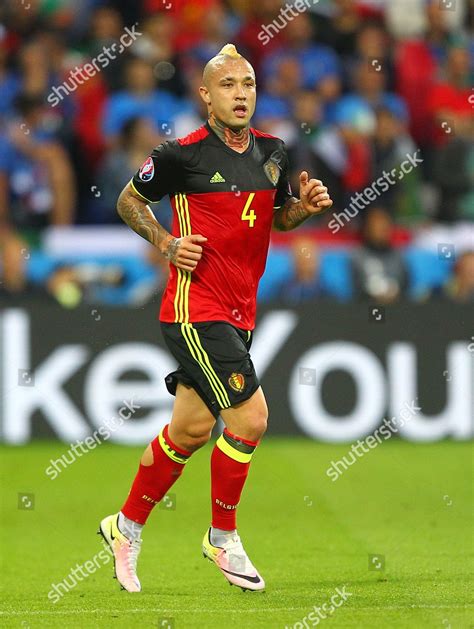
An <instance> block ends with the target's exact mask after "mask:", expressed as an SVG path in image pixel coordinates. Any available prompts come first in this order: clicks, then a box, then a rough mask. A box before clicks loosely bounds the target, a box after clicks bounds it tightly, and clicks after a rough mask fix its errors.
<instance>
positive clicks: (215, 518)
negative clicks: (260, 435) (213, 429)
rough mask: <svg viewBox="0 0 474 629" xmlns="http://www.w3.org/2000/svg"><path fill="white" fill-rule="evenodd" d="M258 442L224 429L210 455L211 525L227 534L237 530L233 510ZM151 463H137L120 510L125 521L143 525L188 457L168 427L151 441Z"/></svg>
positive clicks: (235, 507)
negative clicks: (175, 441) (172, 437)
mask: <svg viewBox="0 0 474 629" xmlns="http://www.w3.org/2000/svg"><path fill="white" fill-rule="evenodd" d="M258 443H259V442H258V441H249V440H248V439H243V438H242V437H238V436H237V435H233V434H232V433H231V432H229V431H228V430H227V428H224V432H223V433H222V435H221V436H220V437H219V438H218V439H217V441H216V444H215V446H214V449H213V451H212V456H211V497H212V526H213V527H214V528H218V529H223V530H226V531H231V530H233V529H236V528H237V525H236V509H237V506H238V504H239V500H240V496H241V494H242V490H243V488H244V484H245V481H246V479H247V475H248V471H249V467H250V461H251V459H252V455H253V452H254V450H255V448H256V447H257V445H258ZM151 447H152V449H153V463H152V464H151V465H143V464H142V463H140V466H139V468H138V473H137V475H136V477H135V480H134V481H133V485H132V488H131V490H130V493H129V495H128V498H127V500H126V501H125V504H124V505H123V507H122V509H121V511H122V513H123V514H124V516H125V517H126V518H128V519H129V520H133V521H134V522H138V523H139V524H142V525H143V524H145V522H146V521H147V519H148V516H149V515H150V513H151V511H152V509H153V507H154V506H155V505H157V504H158V503H159V502H160V500H161V499H162V498H163V496H164V495H165V494H166V492H167V491H168V489H169V488H170V487H171V486H172V485H173V484H174V483H175V482H176V481H177V480H178V478H179V477H180V476H181V474H182V473H183V470H184V466H185V464H186V463H187V461H188V460H189V457H190V456H191V454H192V453H191V452H187V451H186V450H183V449H182V448H179V447H178V446H177V445H175V444H174V443H173V442H172V441H171V439H170V438H169V435H168V424H167V425H166V426H165V427H164V428H163V430H162V431H161V433H160V434H159V435H158V437H156V439H154V440H153V441H152V442H151Z"/></svg>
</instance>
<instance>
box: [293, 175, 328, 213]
mask: <svg viewBox="0 0 474 629" xmlns="http://www.w3.org/2000/svg"><path fill="white" fill-rule="evenodd" d="M300 201H301V204H302V206H303V208H304V209H305V210H306V211H307V212H309V213H310V214H321V213H322V212H325V211H326V210H329V208H330V207H331V206H332V200H331V198H330V196H329V194H328V189H327V188H326V186H324V185H323V182H322V181H320V180H319V179H309V175H308V173H307V172H306V170H303V172H302V173H301V174H300Z"/></svg>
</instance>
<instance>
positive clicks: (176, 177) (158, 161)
mask: <svg viewBox="0 0 474 629" xmlns="http://www.w3.org/2000/svg"><path fill="white" fill-rule="evenodd" d="M181 171H182V169H181V163H180V146H179V144H178V142H175V141H173V142H163V144H160V145H159V146H157V147H156V148H155V149H153V152H152V154H151V155H150V156H149V157H148V158H147V159H146V160H145V161H144V162H143V164H142V166H141V168H139V170H137V172H136V173H135V175H134V176H133V177H132V179H131V181H130V185H131V186H132V188H133V190H134V191H135V192H136V193H138V194H139V195H140V196H141V197H142V198H143V199H144V200H145V201H149V202H150V203H155V202H156V201H160V200H161V199H162V198H163V197H164V196H166V195H167V194H174V193H175V192H177V191H178V190H179V186H180V181H181Z"/></svg>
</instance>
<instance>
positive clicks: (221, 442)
mask: <svg viewBox="0 0 474 629" xmlns="http://www.w3.org/2000/svg"><path fill="white" fill-rule="evenodd" d="M216 446H217V447H218V448H219V450H222V452H223V453H224V454H227V456H229V457H230V458H231V459H234V460H235V461H238V462H239V463H250V461H251V460H252V456H253V452H250V453H248V454H247V453H246V452H239V451H238V450H236V449H235V448H233V447H232V446H231V445H230V444H229V443H227V441H226V440H225V439H224V436H223V435H221V436H220V437H219V439H218V440H217V441H216Z"/></svg>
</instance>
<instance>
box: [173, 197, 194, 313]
mask: <svg viewBox="0 0 474 629" xmlns="http://www.w3.org/2000/svg"><path fill="white" fill-rule="evenodd" d="M175 204H176V213H177V215H178V221H179V231H180V236H181V237H182V236H190V235H191V219H190V216H189V205H188V199H187V197H186V195H185V194H177V195H175ZM177 272H178V278H177V280H176V295H175V297H174V314H175V323H188V321H189V289H190V285H191V271H183V270H182V269H177Z"/></svg>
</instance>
